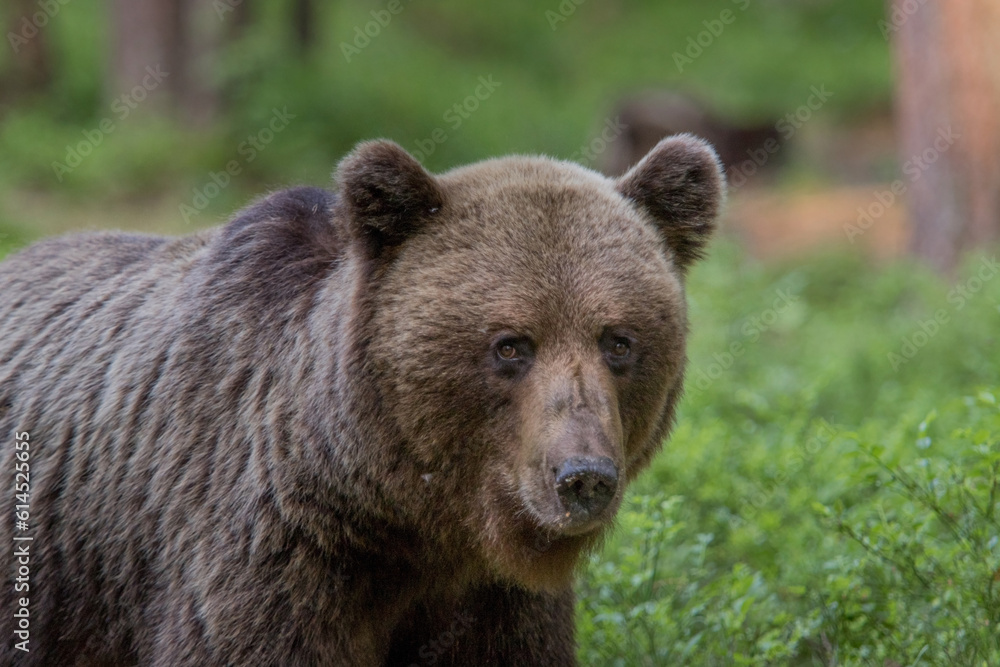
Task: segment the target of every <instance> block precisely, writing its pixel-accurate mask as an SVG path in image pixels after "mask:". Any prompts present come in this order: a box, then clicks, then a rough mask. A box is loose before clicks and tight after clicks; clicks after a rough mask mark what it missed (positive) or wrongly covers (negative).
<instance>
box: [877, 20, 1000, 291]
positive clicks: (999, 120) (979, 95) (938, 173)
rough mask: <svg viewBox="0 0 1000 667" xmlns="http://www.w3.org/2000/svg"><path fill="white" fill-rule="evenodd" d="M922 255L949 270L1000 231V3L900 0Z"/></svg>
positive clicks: (905, 156)
mask: <svg viewBox="0 0 1000 667" xmlns="http://www.w3.org/2000/svg"><path fill="white" fill-rule="evenodd" d="M889 11H890V15H889V18H888V20H887V21H888V22H887V24H886V27H887V29H888V30H889V31H891V33H892V34H893V36H894V49H895V55H896V67H897V97H896V105H897V117H898V122H899V132H900V148H901V161H902V163H903V174H904V176H903V181H904V183H905V184H906V186H907V201H908V207H909V214H910V223H911V229H912V236H911V242H910V247H911V250H912V252H913V253H914V254H916V255H917V256H918V257H921V258H923V259H925V260H926V261H928V262H929V263H930V264H931V265H932V266H934V267H936V268H937V269H939V270H941V271H945V272H949V271H951V270H953V269H954V268H955V266H956V264H957V262H958V261H959V259H960V258H961V255H962V252H963V251H965V250H968V249H970V248H973V247H976V246H980V245H983V244H987V243H993V242H996V241H997V240H998V239H1000V39H998V35H1000V4H998V3H997V2H996V0H963V1H962V2H950V1H949V0H892V2H891V3H890V8H889Z"/></svg>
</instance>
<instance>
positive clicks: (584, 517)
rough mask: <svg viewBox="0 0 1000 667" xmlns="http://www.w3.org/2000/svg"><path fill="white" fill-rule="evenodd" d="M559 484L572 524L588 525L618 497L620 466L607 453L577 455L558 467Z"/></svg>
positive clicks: (561, 496)
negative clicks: (605, 454)
mask: <svg viewBox="0 0 1000 667" xmlns="http://www.w3.org/2000/svg"><path fill="white" fill-rule="evenodd" d="M555 483H556V493H557V494H558V495H559V501H560V502H561V503H562V506H563V508H564V509H565V511H566V516H567V517H568V518H569V520H570V524H571V525H572V524H586V523H589V522H591V521H592V520H594V519H596V518H598V517H599V516H600V514H601V512H603V511H604V510H605V509H607V507H608V505H610V504H611V501H612V499H614V497H615V493H616V492H617V490H618V468H617V466H615V464H614V461H612V460H611V459H610V458H608V457H607V456H573V457H570V458H568V459H566V461H564V462H563V464H562V465H561V466H560V467H559V468H558V469H557V471H556V480H555Z"/></svg>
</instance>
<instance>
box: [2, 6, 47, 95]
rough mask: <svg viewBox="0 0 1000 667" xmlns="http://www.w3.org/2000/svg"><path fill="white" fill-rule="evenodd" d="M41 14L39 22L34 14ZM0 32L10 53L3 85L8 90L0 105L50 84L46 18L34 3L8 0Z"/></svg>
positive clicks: (45, 87) (42, 89)
mask: <svg viewBox="0 0 1000 667" xmlns="http://www.w3.org/2000/svg"><path fill="white" fill-rule="evenodd" d="M36 14H41V15H42V16H41V18H42V19H43V20H42V21H40V20H38V19H37V18H36V17H35V15H36ZM5 18H6V27H7V30H5V31H4V35H5V36H6V38H7V39H6V41H7V46H8V47H9V48H10V49H11V50H12V52H13V58H12V66H11V68H10V78H9V80H7V81H5V82H4V89H5V91H8V94H7V95H4V97H5V98H6V99H5V100H4V102H7V103H10V102H11V101H12V100H11V99H10V98H11V97H13V96H14V95H18V94H21V93H35V92H41V91H44V90H46V89H47V88H48V87H49V85H50V84H51V83H52V52H51V50H50V49H49V40H48V36H47V34H46V30H47V26H48V20H49V17H48V16H47V15H44V14H43V13H42V12H40V11H39V8H38V4H37V2H36V1H35V0H12V2H11V3H10V5H9V6H8V8H7V16H6V17H5Z"/></svg>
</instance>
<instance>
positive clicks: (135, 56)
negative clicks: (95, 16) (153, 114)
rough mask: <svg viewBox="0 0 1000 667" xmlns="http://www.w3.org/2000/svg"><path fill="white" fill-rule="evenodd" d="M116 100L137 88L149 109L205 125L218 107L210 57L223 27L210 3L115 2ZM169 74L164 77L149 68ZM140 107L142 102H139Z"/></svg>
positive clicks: (113, 62)
mask: <svg viewBox="0 0 1000 667" xmlns="http://www.w3.org/2000/svg"><path fill="white" fill-rule="evenodd" d="M111 5H112V11H113V17H112V22H113V25H114V28H113V48H112V54H111V76H110V84H109V85H110V90H109V91H108V92H109V93H110V97H111V98H118V97H120V96H122V95H123V94H126V95H127V94H129V93H130V91H134V90H136V89H137V87H142V88H145V89H146V90H145V92H144V93H143V92H141V91H140V95H141V96H142V97H143V98H148V101H147V100H146V99H144V100H143V101H142V102H141V103H140V104H141V105H142V107H143V108H144V109H146V108H148V109H149V110H151V111H157V112H161V113H162V112H174V113H176V114H177V115H179V116H180V118H181V119H182V120H184V121H186V122H193V123H196V124H203V123H206V122H208V120H210V118H211V116H212V115H213V114H214V112H215V110H216V107H217V96H216V94H215V91H214V88H213V87H212V86H211V85H209V83H208V81H209V77H208V70H209V68H208V67H207V65H208V59H209V58H211V57H212V55H213V54H214V51H215V49H214V45H215V40H216V38H217V36H218V34H219V31H220V28H221V25H220V21H219V18H218V17H217V16H216V13H215V11H213V10H212V6H211V3H198V2H194V0H113V2H112V3H111ZM157 68H159V71H162V72H165V73H166V74H165V76H164V77H163V78H162V80H161V81H155V80H154V77H150V76H149V73H150V70H151V69H152V70H157ZM136 106H138V105H136Z"/></svg>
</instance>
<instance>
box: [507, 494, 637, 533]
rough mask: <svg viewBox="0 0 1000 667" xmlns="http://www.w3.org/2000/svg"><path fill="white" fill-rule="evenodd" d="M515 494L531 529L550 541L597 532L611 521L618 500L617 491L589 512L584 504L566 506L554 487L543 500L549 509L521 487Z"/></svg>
mask: <svg viewBox="0 0 1000 667" xmlns="http://www.w3.org/2000/svg"><path fill="white" fill-rule="evenodd" d="M518 495H519V496H520V498H519V500H520V501H521V503H522V505H523V506H524V508H525V514H527V515H528V517H530V523H531V524H533V528H534V530H535V532H537V533H539V534H541V535H543V539H549V540H551V541H556V540H559V539H562V538H570V537H583V536H586V535H591V534H597V533H600V532H601V531H602V530H603V529H604V528H606V527H607V526H609V525H610V524H611V523H612V521H613V519H614V517H615V515H616V514H617V513H618V506H619V504H620V502H621V494H620V493H615V494H614V496H613V497H612V498H611V500H610V501H609V502H608V504H607V506H606V507H605V508H604V509H602V510H601V511H600V512H598V513H591V512H588V511H587V510H586V509H585V508H580V507H574V506H572V505H571V506H569V507H567V506H566V504H564V502H562V501H561V500H560V498H559V496H558V495H557V494H556V491H555V489H551V493H550V495H551V496H552V497H551V499H550V502H548V503H545V505H548V506H549V509H547V508H545V507H540V506H539V505H540V504H541V503H538V502H537V501H536V500H535V499H534V498H532V497H531V494H529V493H526V492H525V489H521V493H519V494H518Z"/></svg>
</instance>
